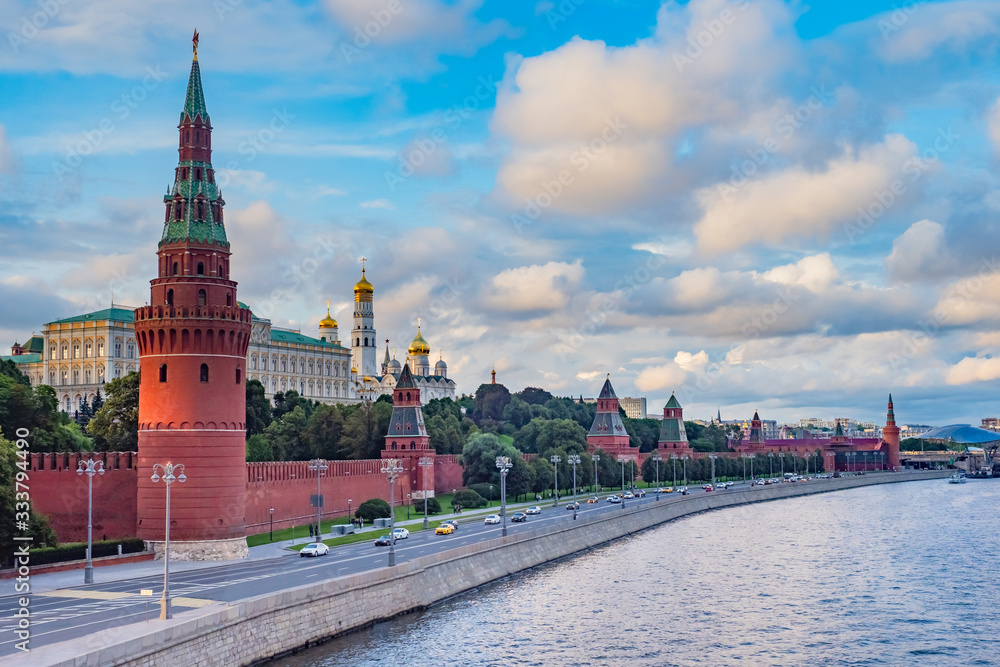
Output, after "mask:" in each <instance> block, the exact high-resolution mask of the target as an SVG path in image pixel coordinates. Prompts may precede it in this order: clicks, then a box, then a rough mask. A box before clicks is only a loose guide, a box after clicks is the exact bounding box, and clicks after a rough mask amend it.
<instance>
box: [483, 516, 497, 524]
mask: <svg viewBox="0 0 1000 667" xmlns="http://www.w3.org/2000/svg"><path fill="white" fill-rule="evenodd" d="M484 523H485V524H486V525H487V526H493V525H496V524H498V523H500V515H499V514H490V515H489V516H487V517H486V520H485V521H484Z"/></svg>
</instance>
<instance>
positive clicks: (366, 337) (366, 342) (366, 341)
mask: <svg viewBox="0 0 1000 667" xmlns="http://www.w3.org/2000/svg"><path fill="white" fill-rule="evenodd" d="M365 346H366V347H367V346H368V336H365Z"/></svg>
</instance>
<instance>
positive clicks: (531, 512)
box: [524, 505, 542, 514]
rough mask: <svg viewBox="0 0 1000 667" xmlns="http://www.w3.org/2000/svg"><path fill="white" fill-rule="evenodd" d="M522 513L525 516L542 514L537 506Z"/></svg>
mask: <svg viewBox="0 0 1000 667" xmlns="http://www.w3.org/2000/svg"><path fill="white" fill-rule="evenodd" d="M524 513H525V514H541V513H542V508H541V507H539V506H538V505H532V506H531V507H529V508H528V509H526V510H524Z"/></svg>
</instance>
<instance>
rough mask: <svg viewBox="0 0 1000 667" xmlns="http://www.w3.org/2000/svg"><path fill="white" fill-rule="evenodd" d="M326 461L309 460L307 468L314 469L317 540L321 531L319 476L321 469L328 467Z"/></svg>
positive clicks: (321, 509)
mask: <svg viewBox="0 0 1000 667" xmlns="http://www.w3.org/2000/svg"><path fill="white" fill-rule="evenodd" d="M329 467H330V466H328V465H327V464H326V461H324V460H323V459H313V460H312V461H310V462H309V469H310V470H315V471H316V541H317V542H319V541H320V539H319V536H320V535H321V534H322V533H323V530H322V528H321V517H322V515H321V514H320V513H321V512H322V511H323V496H322V494H321V493H320V487H319V484H320V477H322V475H323V471H324V470H326V469H327V468H329Z"/></svg>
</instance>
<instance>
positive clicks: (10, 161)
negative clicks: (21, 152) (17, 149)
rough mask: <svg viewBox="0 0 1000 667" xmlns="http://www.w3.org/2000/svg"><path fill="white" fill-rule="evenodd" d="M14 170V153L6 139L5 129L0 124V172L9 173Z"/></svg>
mask: <svg viewBox="0 0 1000 667" xmlns="http://www.w3.org/2000/svg"><path fill="white" fill-rule="evenodd" d="M13 172H14V153H13V152H12V151H11V149H10V143H9V142H8V141H7V131H6V129H4V126H3V125H0V174H11V173H13Z"/></svg>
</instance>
